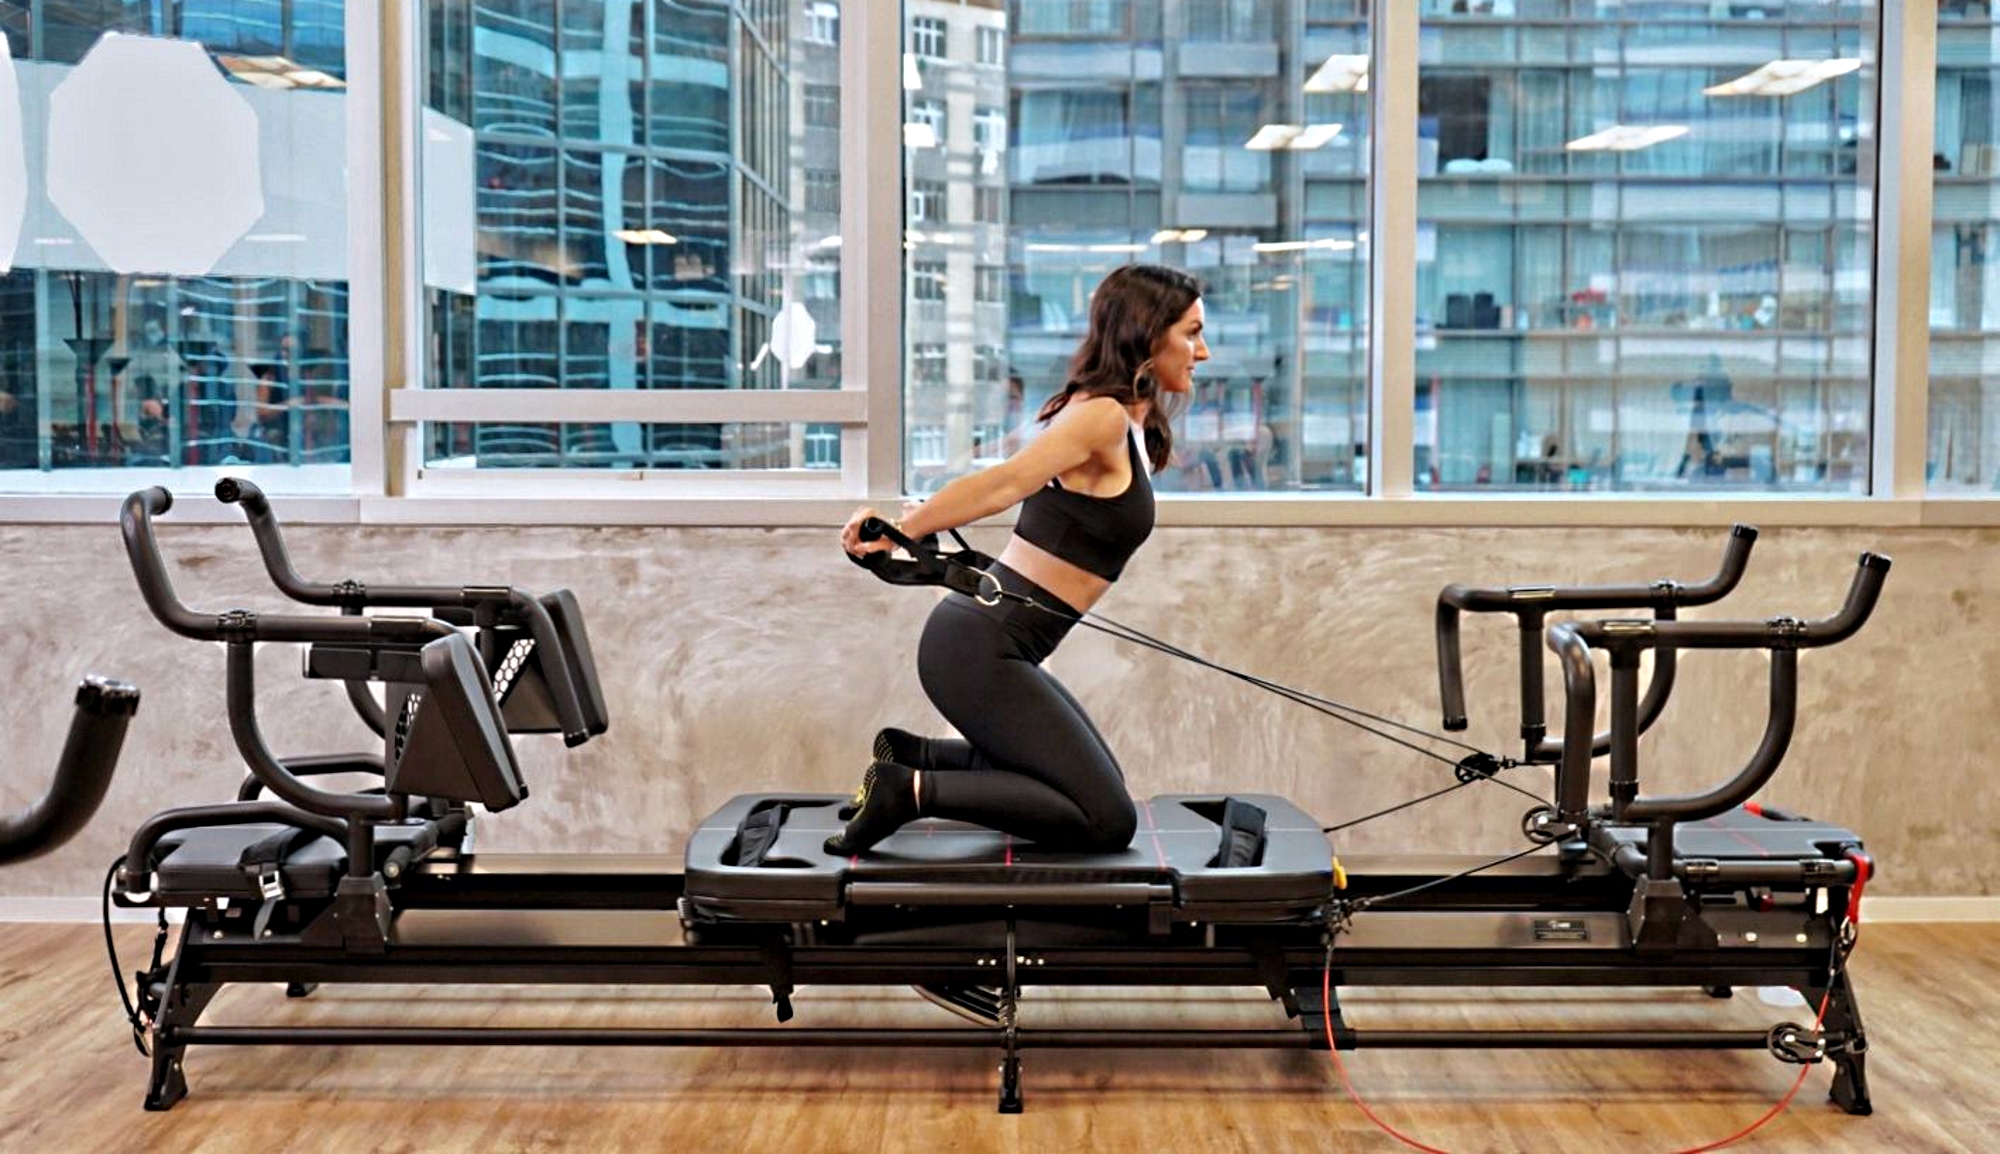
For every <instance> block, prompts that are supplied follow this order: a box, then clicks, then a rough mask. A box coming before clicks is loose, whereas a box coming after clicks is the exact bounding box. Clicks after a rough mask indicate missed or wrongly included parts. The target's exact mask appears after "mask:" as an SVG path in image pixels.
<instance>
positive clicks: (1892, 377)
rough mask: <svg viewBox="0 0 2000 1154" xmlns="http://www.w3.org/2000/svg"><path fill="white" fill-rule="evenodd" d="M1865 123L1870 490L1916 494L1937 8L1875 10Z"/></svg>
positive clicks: (1923, 436)
mask: <svg viewBox="0 0 2000 1154" xmlns="http://www.w3.org/2000/svg"><path fill="white" fill-rule="evenodd" d="M1881 11H1882V16H1881V19H1882V37H1881V45H1882V56H1881V62H1880V63H1881V67H1880V68H1878V69H1877V72H1876V76H1877V83H1878V84H1879V85H1880V86H1881V87H1880V91H1881V92H1882V93H1883V94H1884V98H1883V99H1881V100H1878V101H1877V102H1876V107H1877V109H1878V113H1877V122H1876V126H1875V138H1876V141H1877V145H1878V147H1877V151H1876V165H1877V167H1876V173H1875V179H1876V196H1875V214H1876V217H1875V245H1876V247H1875V268H1876V277H1875V353H1874V366H1873V367H1874V400H1875V423H1874V430H1873V435H1872V452H1871V454H1870V455H1871V457H1872V459H1873V460H1872V464H1873V466H1874V468H1873V472H1872V475H1871V477H1870V482H1871V485H1870V487H1871V491H1872V492H1873V493H1874V494H1875V496H1877V497H1883V498H1915V497H1922V496H1923V495H1924V491H1925V471H1926V466H1927V464H1928V457H1929V455H1930V454H1929V450H1930V445H1929V434H1930V355H1931V344H1930V342H1931V330H1930V289H1931V171H1932V170H1931V164H1932V161H1931V153H1932V147H1933V141H1932V136H1933V133H1934V128H1935V126H1934V124H1933V123H1932V117H1933V116H1934V115H1935V110H1936V101H1937V93H1936V84H1937V19H1938V16H1937V6H1936V5H1934V4H1917V3H1903V4H1885V5H1883V6H1882V10H1881Z"/></svg>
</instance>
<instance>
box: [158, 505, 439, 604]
mask: <svg viewBox="0 0 2000 1154" xmlns="http://www.w3.org/2000/svg"><path fill="white" fill-rule="evenodd" d="M173 506H174V496H173V494H172V493H169V492H168V491H167V490H165V489H162V488H160V487H158V486H154V487H153V488H151V489H141V490H140V491H138V492H136V493H133V494H132V495H131V496H129V497H127V498H125V505H124V508H123V509H122V510H121V511H120V513H119V525H120V528H121V529H122V530H123V532H124V535H125V555H126V556H127V557H128V558H129V559H130V560H131V562H132V575H133V576H134V577H135V578H137V580H138V582H139V594H140V596H142V597H144V598H145V599H146V607H147V608H148V609H151V610H152V611H153V616H155V617H157V618H159V619H160V622H161V624H163V625H165V626H166V627H167V628H169V629H171V630H173V631H174V632H175V633H178V634H180V635H181V636H183V637H191V638H193V639H194V640H196V641H296V642H315V641H325V642H342V641H349V642H352V641H363V642H371V641H372V642H383V641H400V642H406V643H410V642H413V643H422V642H425V641H430V640H432V639H434V638H438V637H444V636H449V635H450V634H451V632H452V630H451V627H450V626H448V625H445V624H444V623H443V622H439V621H433V620H431V619H429V618H427V617H289V616H279V615H263V616H259V615H256V614H251V613H246V612H243V611H241V610H237V611H234V612H230V613H222V614H202V613H197V612H195V611H194V610H193V609H190V608H188V606H187V604H186V603H185V602H183V601H182V600H181V599H180V597H179V596H178V595H176V594H175V592H174V583H173V579H172V578H171V577H169V576H168V575H167V563H166V561H165V559H164V558H162V557H161V555H160V544H159V540H158V538H157V537H156V536H155V535H154V533H153V518H154V517H157V516H159V515H161V514H163V513H165V512H167V511H168V510H169V509H171V508H173Z"/></svg>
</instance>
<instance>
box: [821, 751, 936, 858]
mask: <svg viewBox="0 0 2000 1154" xmlns="http://www.w3.org/2000/svg"><path fill="white" fill-rule="evenodd" d="M916 775H917V771H916V770H914V769H911V768H910V767H909V766H907V765H897V764H896V763H895V762H893V761H878V762H876V763H875V764H873V765H871V766H869V767H868V773H867V774H866V776H864V777H863V779H862V786H861V790H862V796H861V798H860V807H859V809H858V810H856V812H855V814H854V816H853V817H852V818H850V819H849V820H848V822H847V828H846V829H844V830H842V831H841V832H839V833H837V834H835V835H834V836H832V837H830V838H827V839H826V852H828V853H831V854H840V855H842V856H844V857H853V856H854V855H856V854H862V853H866V852H868V851H869V850H870V849H873V848H874V847H875V843H877V842H879V841H881V840H882V839H883V838H886V837H888V836H889V835H890V834H892V833H895V832H896V831H897V830H899V829H901V828H902V827H903V826H905V825H907V824H909V823H910V822H912V821H914V820H916V817H917V794H916Z"/></svg>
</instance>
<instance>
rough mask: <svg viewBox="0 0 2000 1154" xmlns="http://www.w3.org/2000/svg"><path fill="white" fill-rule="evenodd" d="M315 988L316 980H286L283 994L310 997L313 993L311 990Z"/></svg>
mask: <svg viewBox="0 0 2000 1154" xmlns="http://www.w3.org/2000/svg"><path fill="white" fill-rule="evenodd" d="M317 989H319V983H318V982H286V983H285V996H286V997H287V998H310V997H312V995H313V991H314V990H317Z"/></svg>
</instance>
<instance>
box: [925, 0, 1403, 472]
mask: <svg viewBox="0 0 2000 1154" xmlns="http://www.w3.org/2000/svg"><path fill="white" fill-rule="evenodd" d="M925 15H926V16H927V17H931V18H933V19H935V20H937V21H938V22H939V23H941V24H942V26H943V27H942V31H941V36H940V35H938V34H936V32H935V30H931V29H928V28H925V29H919V28H917V27H916V26H915V25H911V26H910V27H909V28H908V29H907V34H908V35H909V37H910V38H911V39H910V41H909V43H910V44H911V45H912V47H911V50H910V51H911V55H910V58H909V60H908V63H907V64H906V65H905V69H906V71H905V88H906V92H905V96H906V121H907V126H906V130H905V135H904V143H905V146H906V147H905V150H904V170H905V174H906V180H907V190H908V193H909V200H908V213H907V226H908V231H907V233H906V239H907V241H908V244H907V245H906V258H907V264H906V274H907V278H906V279H907V288H906V290H905V292H906V299H907V302H908V313H907V319H906V323H905V326H904V329H905V334H906V335H905V341H906V343H905V346H904V354H905V358H906V366H907V370H906V373H905V386H904V388H905V396H904V413H905V420H906V422H907V424H906V426H905V429H904V436H905V460H906V461H907V462H908V473H907V476H906V478H905V481H906V483H907V485H908V487H909V488H910V489H911V490H912V491H913V492H919V493H922V492H929V491H931V490H933V489H935V488H936V487H937V486H939V485H941V484H942V483H944V482H945V481H947V480H949V479H950V478H952V477H954V476H957V475H960V474H962V473H965V472H966V471H968V470H970V469H973V468H975V467H979V466H983V465H986V464H989V463H992V462H994V461H997V460H1000V459H1001V458H1003V457H1005V456H1006V455H1007V454H1008V453H1009V452H1011V451H1012V450H1013V449H1014V448H1016V447H1018V446H1019V445H1020V444H1021V443H1022V442H1023V441H1025V440H1026V439H1027V438H1029V437H1032V436H1033V435H1034V433H1035V431H1036V430H1037V428H1038V427H1039V426H1038V425H1037V424H1036V422H1035V419H1034V418H1035V414H1036V413H1037V412H1038V411H1039V409H1040V408H1041V405H1042V403H1043V402H1044V401H1045V400H1046V399H1047V398H1048V397H1049V396H1050V395H1052V394H1053V393H1055V392H1056V391H1057V390H1059V389H1060V388H1061V387H1062V383H1063V379H1064V374H1065V371H1066V368H1067V365H1068V362H1069V358H1070V356H1071V354H1072V353H1073V352H1074V351H1075V350H1076V346H1077V343H1078V341H1079V339H1080V338H1082V336H1083V335H1084V330H1085V326H1086V322H1087V318H1088V309H1089V299H1090V293H1091V291H1092V290H1093V289H1094V288H1095V287H1096V285H1097V283H1098V281H1100V280H1101V279H1103V277H1104V275H1105V274H1106V273H1108V272H1110V271H1111V270H1112V269H1114V268H1116V267H1118V266H1119V265H1121V264H1126V263H1131V262H1144V263H1157V264H1166V265H1171V266H1175V267H1178V268H1182V269H1186V270H1187V271H1189V272H1191V273H1193V274H1194V275H1195V276H1197V277H1199V278H1201V280H1202V281H1203V282H1204V284H1205V286H1206V287H1205V289H1204V298H1203V299H1204V303H1205V305H1206V309H1207V317H1208V341H1209V346H1210V351H1211V353H1212V354H1213V359H1212V360H1210V361H1209V362H1208V363H1206V364H1204V365H1203V366H1202V367H1201V368H1200V369H1198V370H1197V371H1196V374H1195V381H1196V389H1195V392H1194V394H1193V395H1192V396H1191V397H1189V398H1188V399H1187V401H1186V403H1185V404H1184V405H1183V407H1182V411H1181V412H1180V413H1179V416H1178V418H1177V420H1176V424H1175V456H1174V460H1173V462H1172V463H1171V464H1170V465H1169V467H1168V469H1167V471H1166V472H1165V473H1163V474H1161V475H1160V476H1159V477H1158V478H1156V480H1155V484H1156V486H1157V487H1158V488H1160V489H1164V490H1183V491H1209V490H1232V491H1239V492H1270V491H1298V490H1315V489H1317V490H1340V489H1350V490H1351V489H1358V488H1359V487H1360V486H1361V484H1362V481H1363V479H1364V478H1365V476H1366V463H1367V457H1366V454H1367V443H1368V431H1367V425H1366V417H1367V396H1366V391H1365V384H1364V382H1365V374H1366V367H1367V350H1366V342H1365V339H1364V336H1363V333H1364V330H1365V326H1366V323H1367V315H1366V302H1367V254H1366V249H1365V246H1366V237H1367V215H1366V214H1367V203H1368V197H1367V182H1368V160H1367V157H1368V148H1369V126H1368V94H1367V91H1366V82H1365V77H1366V75H1367V71H1368V70H1367V62H1368V56H1367V53H1368V45H1369V25H1368V18H1367V5H1366V4H1365V3H1363V2H1362V0H1315V2H1314V3H1312V4H1301V5H1297V6H1288V5H1272V4H1268V3H1247V2H1238V0H1140V2H1138V3H1126V2H1119V3H1109V2H1107V3H1097V2H1094V0H1016V2H1015V3H1012V4H1009V5H1006V6H1000V5H993V6H990V7H989V6H972V5H967V6H963V7H952V8H950V9H948V10H946V11H945V12H944V14H943V15H942V16H936V15H934V14H933V13H932V12H929V11H927V12H926V13H925ZM919 32H921V33H922V35H923V37H924V40H923V44H922V47H923V48H924V49H925V51H922V52H919V51H918V50H917V40H916V37H917V36H918V34H919ZM939 40H941V41H942V44H941V48H942V51H941V53H937V54H932V53H931V52H930V51H929V49H930V48H933V47H939V46H940V45H938V43H937V42H938V41H939ZM932 105H940V106H942V109H943V115H942V122H943V128H944V132H943V134H942V135H937V134H936V133H935V132H934V126H933V124H932V119H933V114H932V113H931V112H930V111H929V108H930V107H931V106H932ZM1273 133H1277V134H1279V135H1280V136H1281V138H1282V139H1281V141H1280V145H1279V146H1278V147H1272V148H1265V147H1263V142H1264V140H1265V139H1268V138H1269V137H1270V136H1271V135H1272V134H1273ZM1253 140H1256V141H1258V144H1257V146H1256V147H1252V146H1251V145H1252V142H1253Z"/></svg>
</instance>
